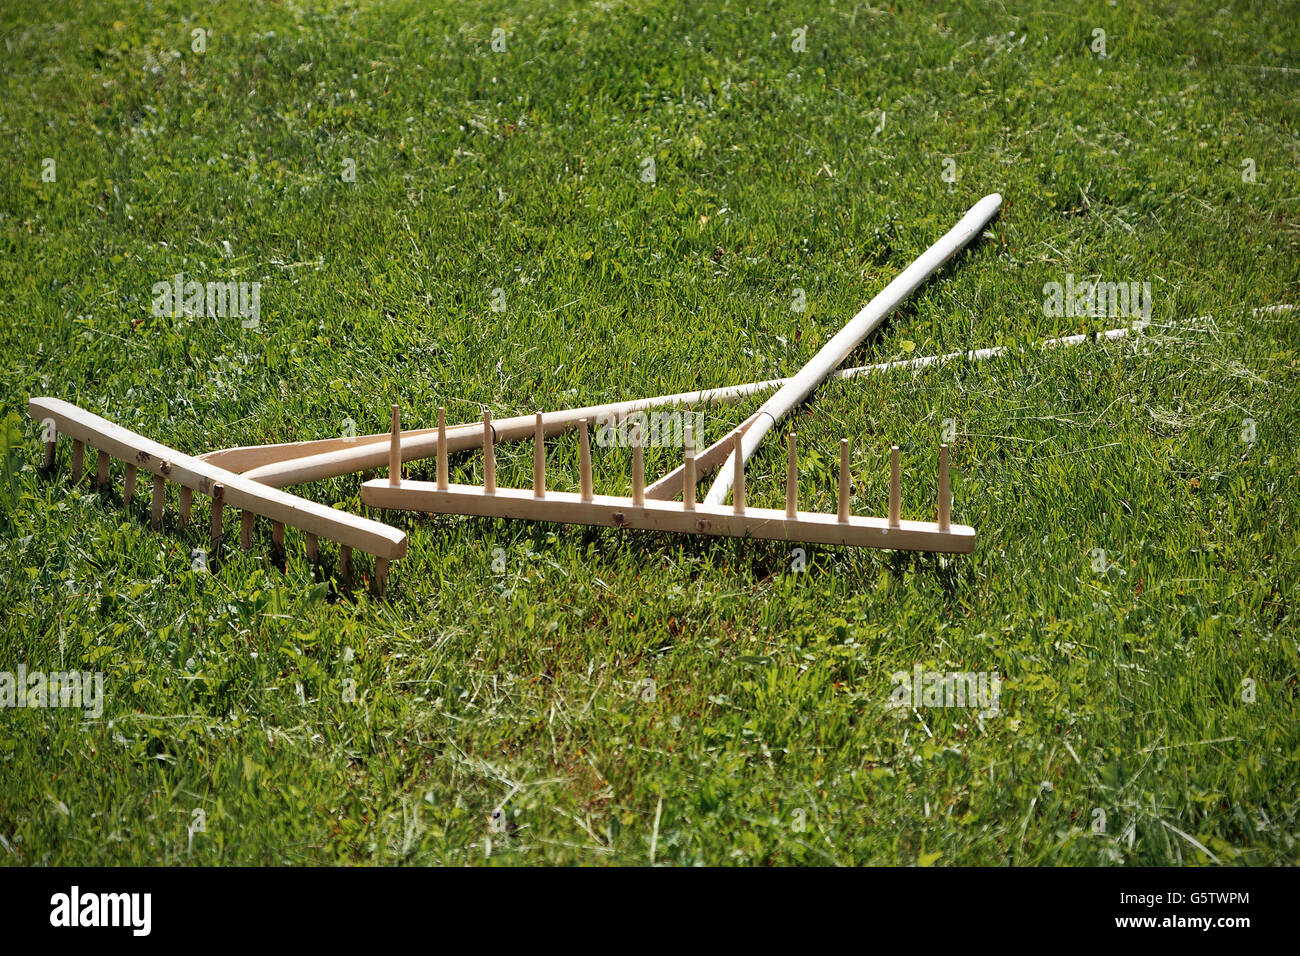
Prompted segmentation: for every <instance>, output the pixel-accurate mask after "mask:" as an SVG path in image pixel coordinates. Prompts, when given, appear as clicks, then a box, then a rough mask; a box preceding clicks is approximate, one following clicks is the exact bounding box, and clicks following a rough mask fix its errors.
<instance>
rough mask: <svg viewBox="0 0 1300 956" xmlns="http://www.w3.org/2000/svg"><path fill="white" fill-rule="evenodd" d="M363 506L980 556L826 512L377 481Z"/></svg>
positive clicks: (364, 494) (927, 530) (898, 524)
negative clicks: (638, 501) (736, 507)
mask: <svg viewBox="0 0 1300 956" xmlns="http://www.w3.org/2000/svg"><path fill="white" fill-rule="evenodd" d="M361 500H362V501H363V502H364V503H365V504H367V505H370V506H371V507H375V508H389V509H395V510H402V511H419V512H425V513H431V514H455V515H474V516H477V517H482V518H515V519H522V520H526V521H556V522H560V523H562V524H584V525H595V526H600V527H609V528H637V529H641V530H645V531H671V532H678V533H685V534H703V535H717V536H725V537H733V538H762V539H766V540H770V541H805V542H811V543H816V544H838V545H847V546H849V547H859V548H889V549H892V550H897V551H938V552H946V553H950V554H968V553H969V552H971V551H972V550H974V548H975V540H976V536H975V529H974V528H971V527H969V526H967V525H957V524H954V525H949V526H948V527H946V528H944V527H941V526H940V524H939V523H938V522H935V521H907V520H897V521H890V520H889V519H887V518H870V517H858V516H851V515H847V514H846V515H845V516H844V517H843V518H841V516H840V515H839V514H822V513H820V512H808V511H799V510H798V509H795V511H794V514H793V516H790V515H789V514H787V512H786V510H785V509H775V508H743V510H740V511H737V510H735V508H734V507H720V506H717V505H708V504H702V503H699V504H696V505H695V506H694V507H693V508H686V507H684V502H678V501H661V500H655V499H645V500H644V501H642V503H641V504H639V505H638V504H637V503H636V502H635V501H633V499H631V498H624V497H619V496H613V495H593V496H592V497H591V499H590V500H584V498H583V495H582V494H581V493H578V494H575V493H573V492H564V491H547V492H546V494H545V496H544V497H540V498H539V497H538V496H537V495H536V494H534V492H533V489H531V488H498V489H497V490H496V491H495V492H493V493H488V492H487V491H485V490H484V489H483V488H480V487H479V486H477V485H456V484H449V485H448V486H447V487H446V488H445V489H440V488H439V487H438V486H437V484H436V483H435V482H429V481H403V482H402V483H401V484H398V485H393V484H390V483H389V481H388V479H387V478H376V479H373V480H371V481H367V482H364V483H363V484H362V485H361Z"/></svg>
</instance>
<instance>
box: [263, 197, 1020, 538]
mask: <svg viewBox="0 0 1300 956" xmlns="http://www.w3.org/2000/svg"><path fill="white" fill-rule="evenodd" d="M1001 204H1002V197H1001V196H999V195H997V194H993V195H990V196H986V197H984V198H983V199H981V200H980V201H979V202H978V203H976V204H975V205H974V206H973V207H971V209H970V210H969V211H968V212H967V213H966V215H965V216H963V217H962V219H961V221H960V222H958V223H957V225H956V226H954V227H953V228H952V229H950V230H949V231H948V232H947V233H946V234H945V235H944V236H943V237H942V238H941V239H940V240H939V241H938V242H936V243H935V244H934V245H932V246H931V247H930V248H929V249H927V250H926V251H925V252H924V253H923V254H922V255H921V256H920V257H919V258H918V259H917V260H916V261H914V262H913V263H912V264H911V265H909V266H908V267H907V268H906V269H905V270H904V271H903V272H902V273H901V274H900V275H899V276H898V277H897V278H895V279H894V280H893V281H892V282H890V283H889V285H888V286H886V287H885V288H884V289H883V290H881V292H880V293H879V294H877V295H876V296H875V297H874V298H873V299H872V300H871V301H870V302H868V303H867V305H866V306H865V307H863V309H862V310H861V311H860V312H859V313H858V314H857V315H856V316H854V317H853V318H852V319H851V320H850V321H849V322H848V324H847V325H845V327H844V328H843V329H841V330H840V331H839V332H838V333H837V334H836V335H835V336H834V337H833V338H832V339H831V340H830V341H829V342H827V343H826V344H825V345H824V346H822V348H821V349H819V350H818V352H817V354H816V355H814V356H813V358H812V360H811V361H809V362H808V363H807V364H806V365H805V366H804V367H803V368H802V369H800V370H799V372H798V373H797V374H796V375H794V376H793V377H792V378H790V379H788V380H785V381H783V382H782V383H781V384H780V386H779V387H778V388H777V390H776V392H775V393H774V394H773V395H771V396H770V397H769V398H767V400H766V401H764V402H763V404H762V405H761V406H760V407H759V409H758V410H757V411H756V412H755V413H754V414H753V415H751V416H750V417H749V418H748V419H747V420H746V421H745V422H744V424H743V425H742V426H741V427H740V428H738V429H736V430H735V431H733V432H732V433H731V434H730V435H729V436H727V437H726V438H724V439H722V440H721V441H719V442H716V443H715V444H714V445H713V446H711V447H710V448H708V449H705V452H704V454H703V455H702V456H701V458H702V459H703V460H702V461H700V460H697V458H696V454H695V447H694V446H695V442H694V435H693V432H692V430H691V429H690V427H689V426H688V427H687V429H686V433H685V448H684V455H683V462H682V465H681V467H680V469H676V470H674V471H673V472H670V473H669V474H668V475H665V476H664V477H663V478H662V479H660V480H659V481H658V482H655V484H654V485H652V486H651V489H650V490H651V492H653V494H650V495H648V494H647V490H646V488H645V477H644V461H643V455H642V449H641V436H640V434H639V429H638V430H637V434H636V436H635V438H634V441H633V459H632V462H633V463H632V496H631V497H630V498H624V497H620V496H612V495H601V496H596V495H595V494H593V491H592V475H591V444H590V438H589V435H588V430H587V429H588V423H589V421H590V419H591V418H592V417H594V416H593V412H596V413H603V414H604V416H605V417H609V416H610V415H611V414H613V415H617V414H618V412H620V411H622V412H625V413H626V412H628V411H630V409H627V408H626V406H625V407H624V408H621V409H618V410H615V409H612V408H610V407H605V408H601V409H591V408H588V409H581V410H578V411H576V412H575V411H569V412H562V413H558V414H555V413H553V415H552V422H551V423H550V424H551V426H552V427H553V429H554V430H556V431H558V430H567V429H568V428H569V427H573V426H574V425H576V426H577V428H578V431H579V476H580V482H581V491H580V492H579V493H578V494H577V495H575V494H572V493H568V492H548V491H547V488H546V451H545V439H546V436H547V434H548V422H547V421H546V416H545V415H544V414H542V413H541V412H538V413H536V415H535V416H534V418H533V441H534V445H533V449H534V451H533V488H532V492H531V494H529V492H528V491H527V489H521V488H507V489H499V488H497V485H496V466H495V457H494V451H493V447H494V444H495V442H496V441H497V440H500V439H499V437H498V436H499V435H500V434H503V433H504V432H507V431H508V433H509V437H512V438H513V437H522V435H517V434H516V432H517V431H521V430H523V429H525V428H526V427H527V418H518V419H508V420H507V422H506V423H503V424H504V425H506V426H507V427H506V428H505V429H501V430H498V429H496V428H494V426H493V424H492V421H491V418H490V416H489V414H488V413H487V411H486V410H485V411H484V413H483V423H482V432H481V442H482V447H483V452H484V483H483V486H482V487H479V486H473V485H455V486H453V485H451V484H450V483H449V482H448V453H449V451H450V449H449V436H448V434H447V427H446V411H445V409H443V408H439V409H438V427H437V429H436V431H434V432H433V434H427V433H426V434H421V435H410V436H404V435H403V433H402V431H401V415H400V410H399V408H398V406H396V405H394V406H392V428H391V431H390V433H389V447H388V478H387V480H386V481H385V480H382V479H379V480H372V481H367V482H365V483H363V484H362V486H361V500H362V501H363V502H364V503H365V504H368V505H372V506H375V507H380V508H393V509H403V510H413V511H423V512H433V513H442V514H465V515H477V516H483V517H499V518H516V519H524V520H535V521H538V520H539V521H560V522H566V523H573V524H588V525H607V526H614V527H625V528H640V529H645V530H657V531H671V532H677V533H688V534H711V535H726V536H732V537H756V538H767V539H772V540H782V541H809V542H818V543H825V544H842V545H850V546H858V547H878V548H890V549H895V550H917V551H943V552H953V553H966V552H969V551H971V550H973V549H974V547H975V530H974V529H973V528H970V527H968V526H965V525H958V526H953V525H952V523H951V517H950V507H951V495H950V493H949V476H948V449H947V446H946V445H942V446H940V449H939V494H938V516H937V520H936V521H933V522H923V521H907V522H904V521H902V519H901V516H900V510H901V507H900V503H901V502H900V499H901V492H900V487H899V486H900V474H899V459H898V446H897V445H895V446H893V447H892V449H891V454H890V482H889V513H888V517H887V518H870V517H854V516H850V514H849V486H850V481H849V442H848V439H847V438H846V439H843V440H842V441H841V442H840V472H839V507H838V511H837V512H836V514H835V515H833V516H832V515H829V514H821V513H817V512H804V511H800V510H799V506H798V464H797V461H798V459H797V449H796V439H795V434H794V432H790V434H789V436H788V450H787V466H786V503H785V509H784V511H783V512H782V511H778V510H775V509H765V508H754V509H750V508H747V507H746V504H745V493H744V482H745V464H746V462H747V461H748V460H749V458H750V457H751V456H752V455H753V454H754V451H755V450H756V449H757V447H758V444H759V442H760V441H761V440H762V439H763V437H764V436H765V435H766V434H767V432H768V431H770V430H771V429H772V428H773V427H775V426H776V425H777V423H778V422H780V421H781V419H783V418H784V417H786V416H787V415H789V414H790V412H791V411H792V410H793V409H794V408H795V407H797V406H798V405H799V404H800V403H802V402H803V401H804V400H805V399H806V398H807V397H808V396H809V395H811V394H812V392H813V390H814V389H815V388H816V387H817V386H818V385H819V384H821V383H822V382H823V381H825V380H826V379H827V378H828V377H829V376H830V375H831V373H832V372H833V371H834V370H835V368H836V367H837V366H839V365H840V364H841V363H842V362H843V361H844V359H845V358H847V357H848V355H849V354H850V353H851V352H852V351H853V350H854V349H855V348H856V347H857V346H858V345H859V344H860V343H861V342H862V340H863V339H864V338H866V336H867V335H869V334H870V333H871V332H872V331H874V330H875V329H876V328H877V327H878V326H879V325H880V323H881V322H883V321H884V319H885V318H886V317H887V316H888V315H889V314H890V313H891V312H892V311H893V310H894V309H895V308H897V307H898V305H899V304H900V303H901V302H902V301H903V300H904V299H906V298H907V297H908V296H909V295H910V294H911V293H912V292H913V291H915V289H916V288H917V287H918V286H919V285H921V283H923V282H925V281H926V280H927V279H928V278H929V277H930V276H931V275H933V274H934V273H935V272H936V271H937V270H938V269H939V268H940V267H941V266H942V265H943V264H944V263H945V262H947V261H948V259H950V258H951V257H952V256H953V255H955V254H956V253H957V252H958V251H959V250H960V249H962V248H963V247H965V246H966V245H967V244H968V243H969V242H970V241H971V240H972V239H974V238H975V237H976V236H977V235H979V233H980V231H981V230H982V229H983V228H984V226H985V225H986V224H987V223H988V222H989V220H990V219H992V218H993V216H994V215H996V214H997V211H998V209H999V207H1000V206H1001ZM741 388H742V389H744V388H746V387H745V386H742V387H741ZM736 397H738V396H736ZM718 398H719V394H718V393H714V394H713V399H714V400H718ZM660 403H661V404H662V401H661V402H660ZM467 440H468V441H471V442H472V441H473V439H471V438H468V436H467ZM428 445H432V451H433V453H434V455H436V456H437V460H438V465H437V481H436V482H435V483H430V482H419V481H411V482H407V481H403V480H402V471H401V466H402V462H403V460H404V459H405V458H407V457H408V454H409V455H410V456H411V457H414V456H415V455H416V454H424V452H425V450H426V448H427V446H428ZM382 453H383V449H382V439H380V440H379V441H377V442H374V443H372V447H367V448H365V449H362V450H351V451H346V450H345V451H339V452H327V453H325V454H324V455H319V456H312V457H309V458H307V459H305V460H306V461H307V462H308V464H307V466H306V467H305V468H304V459H299V460H298V461H296V462H294V461H290V462H288V463H281V464H279V465H276V466H262V467H260V468H255V469H252V470H251V471H250V472H249V473H248V474H249V475H252V476H256V477H257V478H258V479H259V480H265V479H267V478H268V477H270V475H271V474H275V475H276V476H277V477H278V478H279V479H283V478H285V477H286V476H288V477H292V476H294V475H303V474H307V473H309V472H310V471H311V469H312V468H313V467H315V466H317V465H320V466H323V467H335V466H338V465H340V464H341V461H340V460H346V461H347V462H348V464H349V465H355V464H356V463H357V462H358V461H361V460H366V461H371V462H374V463H375V464H379V463H381V462H382ZM376 457H378V458H379V461H375V458H376ZM728 457H730V458H731V460H732V463H733V465H732V467H731V468H730V469H726V468H722V469H720V471H719V474H718V476H717V477H716V478H715V479H714V482H713V485H712V487H711V488H710V489H709V491H708V493H707V494H706V495H705V496H704V499H703V500H702V501H700V502H698V503H697V501H696V491H697V488H696V483H697V481H698V477H699V471H700V469H701V468H704V469H711V468H713V467H716V466H717V465H720V464H721V463H722V461H724V460H725V459H726V458H728ZM313 459H314V460H313ZM733 487H734V495H733V498H732V508H731V510H727V509H726V508H725V507H724V505H725V501H726V498H727V494H728V492H730V491H732V490H733ZM679 489H680V491H681V493H682V504H681V506H680V507H678V506H677V505H676V504H675V502H672V501H671V499H672V498H674V497H675V496H676V492H677V491H678V490H679Z"/></svg>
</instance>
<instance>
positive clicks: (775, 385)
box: [200, 193, 1073, 504]
mask: <svg viewBox="0 0 1300 956" xmlns="http://www.w3.org/2000/svg"><path fill="white" fill-rule="evenodd" d="M1001 204H1002V197H1001V196H999V195H998V194H997V193H994V194H992V195H989V196H985V197H984V198H983V199H981V200H980V201H979V202H978V203H976V204H975V205H974V206H972V207H971V209H970V210H969V211H968V212H967V213H966V215H965V216H963V217H962V219H961V221H960V222H958V223H957V225H956V226H954V227H953V228H952V229H951V230H949V231H948V232H947V233H946V234H945V235H944V236H943V237H942V238H941V239H939V241H938V242H936V243H935V244H934V245H932V246H931V247H930V248H929V249H927V250H926V251H925V252H924V253H923V254H922V255H921V256H920V258H918V259H917V260H916V261H914V262H913V263H912V264H911V265H910V266H908V267H907V269H906V270H904V271H903V272H902V273H901V274H900V275H899V276H898V277H897V278H896V279H894V280H893V281H892V282H891V283H889V285H887V286H886V287H885V288H884V289H882V290H881V291H880V292H879V293H878V294H877V295H876V296H875V297H874V298H873V299H872V300H871V301H870V302H868V303H867V305H866V306H865V307H863V309H862V310H861V311H860V312H859V313H858V314H857V315H856V316H854V317H853V319H852V320H851V321H850V322H849V323H848V324H847V325H846V326H845V327H844V328H843V329H842V330H841V331H840V332H839V333H838V334H837V335H836V336H835V337H834V338H832V339H831V340H830V341H829V342H827V343H826V345H824V346H823V347H822V348H821V349H820V350H819V351H818V352H817V354H816V355H815V356H813V358H812V360H811V361H809V362H808V363H807V365H805V366H804V367H803V368H802V369H801V370H800V371H799V372H798V374H796V375H795V376H793V377H791V378H783V379H772V380H769V381H763V382H750V383H748V384H745V385H734V386H731V387H726V388H717V389H704V390H701V391H695V392H679V393H676V394H673V395H660V396H656V397H653V398H642V399H631V400H627V401H620V402H610V403H606V404H603V405H590V406H587V407H584V408H575V409H566V410H562V411H555V412H546V413H543V414H542V426H543V437H546V438H550V437H553V436H556V435H560V434H563V433H565V432H568V431H571V430H572V429H573V428H575V427H576V426H577V424H578V422H579V421H581V420H582V419H586V420H588V421H589V422H590V421H602V420H619V419H623V418H625V417H626V416H627V415H629V414H631V413H632V412H636V411H643V410H646V409H650V408H655V407H661V406H665V405H688V406H693V405H709V404H730V403H733V402H737V401H740V400H741V399H743V398H746V397H748V396H750V395H755V394H760V393H762V392H766V391H771V390H772V389H776V390H777V391H776V394H774V395H772V396H771V397H770V398H768V399H767V400H766V401H765V402H764V403H763V405H762V407H760V408H759V409H758V411H756V412H755V413H754V414H753V415H752V416H750V418H749V419H748V420H747V421H746V422H745V424H744V425H742V426H741V428H740V429H738V430H739V431H743V433H744V439H743V441H742V455H741V458H742V464H743V463H744V462H747V461H748V460H749V459H750V457H752V456H753V454H754V451H755V449H756V448H757V447H758V443H759V441H760V440H761V439H762V437H763V436H764V435H765V434H766V433H767V432H768V431H769V430H770V429H771V428H772V427H773V426H774V425H776V424H777V422H779V421H780V419H782V418H783V417H785V416H786V415H787V414H789V412H790V411H791V410H793V409H794V408H795V407H796V406H797V405H799V404H800V403H801V402H802V401H804V399H805V398H807V396H808V395H809V394H811V393H812V391H813V389H814V388H816V386H817V385H818V384H819V383H820V382H821V381H823V380H824V379H826V378H827V377H831V378H853V377H856V376H858V375H865V374H870V373H873V372H882V371H886V370H889V369H893V368H902V367H908V366H910V367H916V368H920V367H924V366H925V365H929V364H933V363H938V362H944V361H948V360H950V359H956V358H962V357H967V358H972V359H982V358H991V357H993V356H995V355H998V354H1001V353H1002V351H1004V350H1003V349H1001V348H996V349H983V350H980V351H978V352H970V353H965V352H955V353H952V354H950V355H941V356H928V357H924V358H919V359H912V360H908V361H903V362H892V363H884V364H881V365H869V366H862V367H858V368H850V369H845V370H843V371H840V372H834V374H832V373H833V370H834V369H835V368H836V367H837V366H838V365H840V364H841V363H842V362H843V361H844V359H845V358H847V357H848V355H849V354H850V353H851V352H852V351H853V349H855V348H856V347H857V346H858V344H860V343H861V341H862V340H863V339H865V338H866V337H867V336H868V335H869V334H871V332H872V331H874V330H875V329H876V327H877V326H879V325H880V323H881V322H883V321H884V319H885V318H886V317H887V316H888V315H889V314H890V313H891V312H892V311H893V310H894V309H895V308H897V307H898V305H899V304H901V303H902V302H903V300H904V299H906V298H907V297H908V296H909V295H910V294H911V293H912V292H913V291H914V290H915V289H916V288H917V287H918V286H920V285H921V283H923V282H924V281H925V280H926V279H928V278H929V277H930V276H931V275H933V274H934V273H935V272H936V271H937V270H938V269H939V268H940V267H941V266H942V265H943V264H944V263H945V262H947V261H948V259H950V258H951V257H952V256H953V255H955V254H956V253H957V252H958V251H960V250H961V249H962V248H963V247H964V246H966V245H967V244H968V243H969V242H970V241H971V240H972V239H974V238H975V237H976V236H977V235H979V232H980V230H981V229H983V228H984V226H985V225H986V224H987V223H988V222H989V220H991V219H992V218H993V216H994V215H996V214H997V211H998V209H999V207H1000V206H1001ZM1059 341H1060V342H1064V340H1059ZM1048 344H1049V345H1050V344H1055V343H1048ZM1069 344H1073V343H1069ZM535 425H536V422H535V416H534V415H519V416H516V417H513V418H505V419H501V420H498V421H496V422H493V423H492V429H493V431H492V437H493V441H494V442H502V441H520V440H523V439H528V438H534V437H536V435H535V433H536V428H535ZM440 435H442V436H443V437H445V442H444V441H443V438H440ZM734 437H735V435H734V433H732V434H729V435H727V436H726V437H725V438H723V439H722V440H721V441H720V442H718V443H716V444H715V445H713V446H711V447H710V448H709V449H707V450H706V451H705V452H703V453H702V454H701V455H700V456H699V462H698V463H699V464H700V465H703V464H704V462H705V461H709V462H714V463H716V462H717V461H719V460H720V458H719V453H721V457H725V456H726V454H729V453H730V451H731V447H732V446H731V443H732V441H733V440H734ZM391 439H392V433H391V432H381V433H378V434H374V435H364V436H358V437H355V438H329V439H321V440H317V441H306V442H289V443H284V444H276V445H253V446H241V447H235V448H225V449H221V450H220V451H214V452H209V453H207V454H205V455H201V456H200V458H201V459H202V460H204V461H206V462H208V463H210V464H213V465H219V466H221V467H224V468H228V469H230V470H232V471H236V472H240V473H241V474H243V476H244V477H246V478H250V479H252V480H254V481H258V482H261V483H262V484H266V485H270V486H272V487H276V488H284V487H288V486H290V485H296V484H302V483H305V482H308V481H316V480H319V479H323V478H336V477H339V476H341V475H348V474H353V473H356V472H361V471H366V470H368V469H371V468H382V467H383V466H384V465H385V464H387V463H388V460H389V457H390V456H389V452H390V449H389V444H390V442H391ZM482 440H483V439H482V432H481V430H480V426H479V424H478V423H476V422H475V423H467V424H463V425H453V426H451V427H449V428H444V429H438V428H424V429H412V430H407V431H404V432H400V447H399V454H400V456H401V462H408V461H418V460H421V459H425V458H432V457H434V456H436V455H437V454H438V451H439V448H440V447H445V448H446V450H447V451H448V452H457V451H465V450H468V449H472V448H478V447H480V445H481V444H482ZM680 472H681V470H680V469H679V470H678V472H676V473H673V474H680ZM676 481H677V479H676V478H673V475H672V474H670V475H668V476H665V478H664V479H661V482H666V483H664V484H661V482H656V483H655V485H652V486H651V488H650V489H647V495H648V496H649V497H651V498H659V497H668V498H671V497H673V496H674V495H675V494H677V493H680V485H678V484H676ZM733 481H734V473H732V474H730V475H728V473H726V472H724V473H723V474H722V475H720V476H719V478H718V480H717V481H716V482H715V483H714V485H713V487H712V488H711V489H710V491H709V494H708V496H706V499H705V500H706V501H707V502H709V503H717V504H721V503H722V502H723V501H724V500H725V497H726V494H727V491H728V490H730V487H731V484H732V482H733ZM669 488H672V489H673V492H672V493H671V494H670V493H668V489H669Z"/></svg>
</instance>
